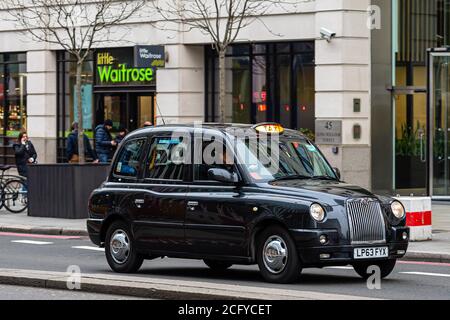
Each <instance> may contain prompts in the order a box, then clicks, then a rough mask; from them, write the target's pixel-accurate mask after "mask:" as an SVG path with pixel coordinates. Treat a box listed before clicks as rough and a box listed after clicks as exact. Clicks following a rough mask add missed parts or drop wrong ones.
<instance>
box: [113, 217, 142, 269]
mask: <svg viewBox="0 0 450 320" xmlns="http://www.w3.org/2000/svg"><path fill="white" fill-rule="evenodd" d="M105 255H106V260H107V261H108V264H109V266H110V267H111V269H112V270H113V271H115V272H118V273H134V272H136V271H138V270H139V268H140V267H141V266H142V263H143V262H144V256H143V255H141V254H139V253H137V252H136V249H135V242H134V239H133V235H132V233H131V230H130V227H129V225H128V224H127V223H125V222H124V221H115V222H113V223H112V224H111V225H110V226H109V228H108V230H107V232H106V238H105Z"/></svg>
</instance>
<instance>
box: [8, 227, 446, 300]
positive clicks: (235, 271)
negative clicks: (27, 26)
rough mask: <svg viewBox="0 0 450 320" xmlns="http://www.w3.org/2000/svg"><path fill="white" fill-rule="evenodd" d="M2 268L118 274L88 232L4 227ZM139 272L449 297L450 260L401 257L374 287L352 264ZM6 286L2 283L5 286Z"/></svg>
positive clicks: (174, 263) (194, 264) (157, 266)
mask: <svg viewBox="0 0 450 320" xmlns="http://www.w3.org/2000/svg"><path fill="white" fill-rule="evenodd" d="M0 257H1V259H0V268H11V269H33V270H48V271H62V272H64V271H66V270H67V268H68V266H71V265H78V266H79V267H80V268H81V271H82V272H85V273H105V274H113V273H112V272H111V270H110V269H109V266H108V265H107V263H106V260H105V257H104V252H103V251H102V249H99V248H96V247H95V246H94V245H93V244H92V243H91V242H90V241H89V240H88V239H87V238H77V237H75V238H70V237H69V238H65V237H52V236H33V235H20V234H8V233H0ZM135 276H136V277H147V276H151V277H160V278H171V279H180V280H193V281H208V282H214V283H228V284H236V283H239V284H241V285H251V286H259V287H261V288H264V287H273V288H289V289H294V290H295V289H297V290H307V291H315V292H326V293H337V294H348V295H355V296H361V297H374V298H385V299H386V298H387V299H412V300H415V299H450V264H435V263H415V262H401V263H399V264H398V266H397V268H396V269H395V272H394V273H393V274H392V275H391V276H390V277H389V278H387V279H386V280H384V281H383V282H382V283H381V287H382V288H381V290H369V289H367V286H366V283H365V282H364V281H362V280H361V279H360V278H359V277H358V276H357V275H356V273H355V272H354V271H353V269H352V268H350V267H348V268H326V269H307V270H304V271H303V275H302V277H301V279H300V281H299V282H298V283H296V284H292V285H277V284H268V283H265V282H263V281H262V279H261V277H260V275H259V272H258V268H257V267H256V266H234V267H232V268H231V269H230V270H228V271H225V272H222V273H215V272H213V271H211V270H209V269H208V268H207V267H205V266H204V264H203V263H202V262H201V261H195V260H184V259H167V258H166V259H157V260H152V261H146V262H145V263H144V265H143V267H142V268H141V270H140V272H139V273H138V274H136V275H135ZM0 290H1V288H0Z"/></svg>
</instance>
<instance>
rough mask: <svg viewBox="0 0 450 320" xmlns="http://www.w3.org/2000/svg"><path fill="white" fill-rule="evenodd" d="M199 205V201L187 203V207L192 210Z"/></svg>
mask: <svg viewBox="0 0 450 320" xmlns="http://www.w3.org/2000/svg"><path fill="white" fill-rule="evenodd" d="M197 206H198V202H197V201H189V202H188V203H187V208H188V210H190V211H195V208H196V207H197Z"/></svg>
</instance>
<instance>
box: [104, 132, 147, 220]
mask: <svg viewBox="0 0 450 320" xmlns="http://www.w3.org/2000/svg"><path fill="white" fill-rule="evenodd" d="M146 145H147V138H146V137H139V138H135V139H131V140H128V141H126V142H125V143H124V145H123V146H122V147H121V148H120V150H119V152H118V154H117V156H116V158H115V160H114V163H113V165H112V168H113V169H112V170H111V176H110V179H109V181H110V182H108V183H107V186H108V187H110V188H108V189H107V190H110V191H109V192H108V193H106V194H105V195H104V197H105V201H107V202H108V203H110V204H111V208H112V210H111V212H110V214H120V215H121V216H122V217H124V218H125V219H126V220H127V221H129V222H130V224H131V226H132V228H133V226H134V220H135V218H136V216H138V215H139V214H140V212H139V211H140V210H141V208H140V204H139V199H140V198H142V197H143V196H144V191H143V190H141V189H139V181H140V179H141V174H142V165H141V161H142V157H143V155H144V153H145V149H146Z"/></svg>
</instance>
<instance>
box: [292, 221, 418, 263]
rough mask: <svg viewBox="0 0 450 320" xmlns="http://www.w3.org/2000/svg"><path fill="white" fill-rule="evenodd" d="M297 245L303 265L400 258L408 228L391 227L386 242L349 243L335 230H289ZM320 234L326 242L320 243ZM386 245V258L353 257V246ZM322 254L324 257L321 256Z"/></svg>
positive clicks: (404, 250)
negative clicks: (387, 252) (387, 250)
mask: <svg viewBox="0 0 450 320" xmlns="http://www.w3.org/2000/svg"><path fill="white" fill-rule="evenodd" d="M290 231H291V234H292V235H293V238H294V241H295V243H296V246H297V252H298V254H299V257H300V259H301V261H302V264H303V266H305V267H323V266H327V265H348V264H352V263H355V262H361V261H365V262H368V261H369V262H370V261H377V260H378V261H379V260H387V259H400V258H402V257H403V256H404V255H405V254H406V250H407V249H408V243H409V241H408V239H409V228H408V227H397V228H392V230H391V232H390V240H388V241H387V242H386V243H377V244H370V243H367V244H361V245H359V244H358V245H350V244H341V243H342V242H341V241H340V239H339V234H338V232H337V231H336V230H290ZM404 232H407V234H408V239H407V240H403V238H402V235H403V233H404ZM321 235H326V236H327V238H328V242H327V243H326V244H324V245H322V244H321V243H320V241H319V239H320V236H321ZM371 247H374V248H376V247H388V248H389V257H388V258H374V259H364V260H358V259H354V257H353V254H354V249H355V248H371ZM324 255H325V256H326V258H323V257H324Z"/></svg>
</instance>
